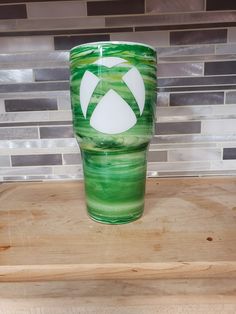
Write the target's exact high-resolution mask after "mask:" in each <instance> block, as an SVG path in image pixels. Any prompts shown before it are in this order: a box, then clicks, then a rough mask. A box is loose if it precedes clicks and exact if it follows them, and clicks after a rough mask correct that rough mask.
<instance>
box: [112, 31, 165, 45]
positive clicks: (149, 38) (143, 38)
mask: <svg viewBox="0 0 236 314" xmlns="http://www.w3.org/2000/svg"><path fill="white" fill-rule="evenodd" d="M110 37H111V40H123V41H134V42H142V43H145V44H148V45H151V46H154V47H157V46H164V45H168V44H169V33H168V32H164V31H160V32H129V33H116V34H111V35H110Z"/></svg>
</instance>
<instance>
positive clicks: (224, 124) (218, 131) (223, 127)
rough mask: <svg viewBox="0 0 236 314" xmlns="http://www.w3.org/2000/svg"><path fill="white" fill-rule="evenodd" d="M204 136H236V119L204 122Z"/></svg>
mask: <svg viewBox="0 0 236 314" xmlns="http://www.w3.org/2000/svg"><path fill="white" fill-rule="evenodd" d="M202 134H206V135H224V134H230V135H236V119H226V120H223V119H222V120H220V121H219V120H208V121H207V120H204V121H202Z"/></svg>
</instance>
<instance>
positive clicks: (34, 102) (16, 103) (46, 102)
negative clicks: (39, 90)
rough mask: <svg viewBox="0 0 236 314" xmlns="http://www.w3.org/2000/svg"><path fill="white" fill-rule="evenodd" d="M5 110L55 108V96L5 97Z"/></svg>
mask: <svg viewBox="0 0 236 314" xmlns="http://www.w3.org/2000/svg"><path fill="white" fill-rule="evenodd" d="M5 108H6V112H15V111H43V110H57V100H56V99H55V98H32V99H6V100H5Z"/></svg>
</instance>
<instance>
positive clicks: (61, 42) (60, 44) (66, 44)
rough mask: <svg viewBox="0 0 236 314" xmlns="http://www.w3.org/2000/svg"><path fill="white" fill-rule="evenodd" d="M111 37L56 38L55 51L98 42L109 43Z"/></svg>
mask: <svg viewBox="0 0 236 314" xmlns="http://www.w3.org/2000/svg"><path fill="white" fill-rule="evenodd" d="M109 40H110V35H108V34H97V35H77V36H58V37H54V46H55V50H68V49H71V48H73V47H74V46H77V45H81V44H86V43H89V42H93V41H94V42H96V41H109Z"/></svg>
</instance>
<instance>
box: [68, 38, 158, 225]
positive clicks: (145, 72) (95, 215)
mask: <svg viewBox="0 0 236 314" xmlns="http://www.w3.org/2000/svg"><path fill="white" fill-rule="evenodd" d="M101 57H102V58H104V57H118V58H122V59H125V60H127V62H125V63H122V64H118V65H116V66H114V67H112V68H108V67H106V66H102V65H98V64H94V62H96V61H97V60H98V59H99V58H101ZM70 64H71V78H70V88H71V104H72V112H73V127H74V132H75V136H76V139H77V141H78V143H79V146H80V149H81V154H82V159H83V170H84V179H85V193H86V202H87V210H88V214H89V216H90V217H91V218H92V219H94V220H96V221H99V222H103V223H110V224H121V223H127V222H130V221H133V220H135V219H137V218H139V217H140V216H141V215H142V213H143V208H144V194H145V181H146V165H147V149H148V145H149V142H150V139H151V138H152V135H153V132H154V121H155V107H156V86H157V82H156V52H155V50H154V49H152V48H151V47H149V46H146V45H142V44H135V43H128V42H127V43H126V42H121V43H119V42H100V43H90V44H84V45H80V46H77V47H75V48H73V49H72V50H71V53H70ZM132 67H136V68H137V70H138V71H139V73H140V74H141V76H142V78H143V81H144V86H145V105H144V110H143V113H142V115H140V109H139V107H138V104H137V102H136V100H135V97H134V96H133V94H132V93H131V91H130V90H129V88H128V87H127V85H126V84H124V82H123V81H122V77H123V76H124V75H125V74H126V73H127V72H128V71H129V70H130V69H131V68H132ZM85 71H89V72H91V73H93V74H94V75H96V76H97V77H98V78H100V79H101V80H100V82H99V83H98V85H97V86H96V88H95V90H94V92H93V94H92V97H91V99H90V102H89V106H88V110H87V114H86V118H85V117H84V115H83V112H82V108H81V103H80V84H81V80H82V78H83V75H84V73H85ZM110 89H113V90H114V91H115V92H116V93H117V94H118V95H120V96H121V97H122V98H123V99H124V100H125V101H126V102H127V103H128V104H129V106H130V107H131V109H132V110H133V112H134V114H135V116H136V118H137V123H136V124H135V125H134V126H133V127H132V128H130V129H128V130H127V131H125V132H123V133H119V134H105V133H102V132H99V131H97V130H95V129H94V128H93V127H91V125H90V118H91V116H92V114H93V112H94V110H95V108H96V106H97V104H98V103H99V101H100V100H101V99H102V97H103V96H104V95H105V94H106V93H107V92H108V91H109V90H110ZM111 106H112V103H111ZM104 123H106V121H104Z"/></svg>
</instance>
